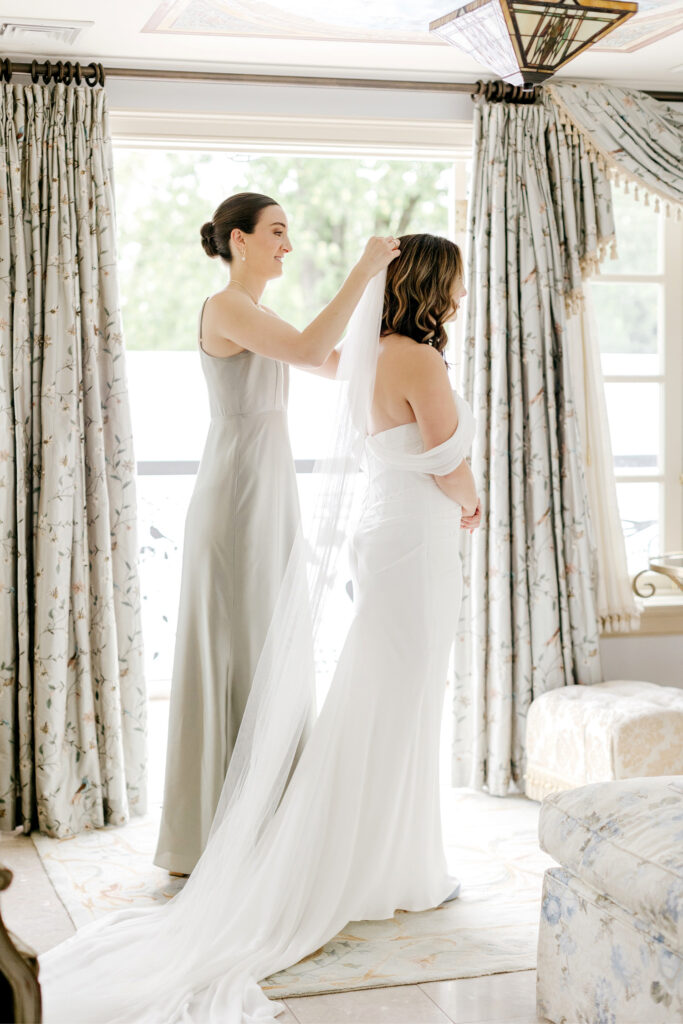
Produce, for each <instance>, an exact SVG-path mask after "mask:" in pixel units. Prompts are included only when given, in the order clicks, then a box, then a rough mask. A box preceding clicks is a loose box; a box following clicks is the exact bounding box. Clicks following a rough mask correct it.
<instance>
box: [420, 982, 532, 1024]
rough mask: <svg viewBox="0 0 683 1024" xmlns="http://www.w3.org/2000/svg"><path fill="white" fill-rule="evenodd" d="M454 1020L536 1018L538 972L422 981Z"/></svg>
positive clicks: (463, 1023) (477, 1022) (461, 1023)
mask: <svg viewBox="0 0 683 1024" xmlns="http://www.w3.org/2000/svg"><path fill="white" fill-rule="evenodd" d="M420 988H421V989H422V991H423V992H425V993H426V994H427V995H428V996H429V997H430V999H432V1000H433V1001H434V1003H435V1004H436V1006H438V1007H439V1009H441V1010H443V1012H444V1013H445V1014H446V1016H447V1017H448V1019H449V1020H450V1021H453V1022H454V1024H488V1022H491V1024H503V1022H504V1024H510V1022H511V1021H512V1020H513V1019H514V1018H522V1019H524V1020H533V1021H535V1020H536V972H535V971H516V972H515V973H514V974H489V975H485V976H483V977H479V978H459V979H457V980H454V981H431V982H425V983H423V984H422V985H420Z"/></svg>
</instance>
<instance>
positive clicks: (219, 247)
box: [199, 192, 277, 263]
mask: <svg viewBox="0 0 683 1024" xmlns="http://www.w3.org/2000/svg"><path fill="white" fill-rule="evenodd" d="M267 206H277V203H276V202H275V200H274V199H271V198H270V196H262V195H261V194H260V193H258V192H236V193H235V195H234V196H229V197H228V198H227V199H225V200H224V201H223V202H222V203H221V205H220V206H219V207H218V209H217V210H215V211H214V215H213V217H212V218H211V220H208V221H207V222H206V224H203V225H202V227H201V229H200V232H199V233H200V234H201V236H202V246H203V247H204V252H205V253H206V254H207V256H220V257H221V258H222V259H224V260H225V262H226V263H230V262H231V260H232V251H231V249H230V236H231V235H232V232H233V231H234V230H235V228H239V230H240V231H241V232H242V233H243V234H245V235H251V234H252V233H253V231H254V228H255V227H256V224H257V221H258V219H259V217H260V216H261V211H262V210H265V208H266V207H267Z"/></svg>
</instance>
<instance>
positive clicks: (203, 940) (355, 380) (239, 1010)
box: [41, 271, 386, 1024]
mask: <svg viewBox="0 0 683 1024" xmlns="http://www.w3.org/2000/svg"><path fill="white" fill-rule="evenodd" d="M385 280H386V272H385V271H384V272H382V273H380V274H378V275H376V276H375V277H374V278H373V279H372V280H371V282H370V283H369V285H368V287H367V288H366V291H365V293H364V295H363V297H362V298H361V301H360V303H359V305H358V306H357V308H356V311H355V313H354V315H353V317H352V319H351V322H350V324H349V329H348V331H347V335H346V338H345V341H344V344H343V347H342V355H341V360H340V367H339V373H338V378H339V380H340V382H341V383H340V384H338V385H337V387H338V388H339V390H340V394H339V397H338V407H337V414H336V417H335V427H334V434H333V436H332V438H331V439H330V442H329V444H328V448H327V450H328V455H327V456H326V457H325V458H323V459H322V460H320V461H319V462H318V464H317V465H316V468H315V477H316V485H317V486H316V494H317V498H316V501H315V510H316V511H315V515H314V518H313V522H312V529H311V532H310V533H309V536H308V537H304V535H303V532H302V531H301V530H300V531H299V533H298V535H297V537H296V539H295V543H294V545H293V548H292V554H291V557H290V560H289V563H288V566H287V570H286V572H285V576H284V580H283V583H282V587H281V590H280V593H279V596H278V600H277V602H276V608H275V612H274V615H273V619H272V622H271V626H270V629H269V632H268V635H267V639H266V642H265V646H264V650H263V653H262V655H261V658H260V661H259V664H258V667H257V670H256V674H255V677H254V680H253V683H252V689H251V695H250V698H249V701H248V704H247V707H246V711H245V715H244V719H243V723H242V726H241V729H240V733H239V737H238V740H237V744H236V747H235V751H234V754H233V757H232V759H231V762H230V767H229V771H228V775H227V778H226V781H225V785H224V787H223V791H222V794H221V798H220V801H219V805H218V809H217V812H216V816H215V818H214V822H213V825H212V829H211V834H210V838H209V842H208V845H207V848H206V850H205V852H204V854H203V856H202V857H201V859H200V861H199V862H198V864H197V866H196V868H195V870H194V871H193V872H192V875H191V877H190V878H189V879H188V882H187V884H186V885H185V887H184V889H183V890H182V892H180V893H179V894H178V895H177V896H176V897H175V898H174V899H173V900H172V901H171V902H170V903H169V904H168V905H166V906H163V907H160V908H156V907H155V908H149V909H147V908H145V909H140V910H130V911H123V912H119V913H115V914H112V915H109V916H107V917H106V918H103V919H101V920H98V921H96V922H93V923H92V924H91V925H88V926H86V927H85V928H83V929H81V930H80V931H79V932H78V933H77V934H76V935H74V936H73V937H72V938H71V939H69V940H67V941H66V942H65V943H62V944H61V945H60V946H58V947H56V948H55V949H53V950H50V951H49V952H48V953H47V954H45V955H44V956H43V957H41V982H42V985H43V993H44V1007H45V1020H46V1021H47V1022H48V1024H50V1022H59V1024H66V1022H67V1021H68V1022H69V1024H76V1022H78V1021H83V1022H86V1021H87V1022H88V1024H93V1022H94V1021H102V1022H104V1021H108V1022H114V1021H120V1022H124V1021H125V1022H126V1024H130V1022H131V1021H133V1020H135V1021H139V1022H143V1021H144V1022H150V1024H151V1022H154V1024H158V1022H160V1021H168V1022H171V1021H183V1020H188V1021H189V1020H192V1021H195V1020H197V1021H199V1020H201V1021H205V1020H206V1021H208V1020H211V1021H213V1020H214V1019H215V1020H216V1021H218V1020H220V1021H221V1022H225V1021H233V1020H234V1021H237V1022H241V1021H242V1020H243V1019H244V1020H245V1021H246V1020H249V1019H250V1010H249V1006H250V1005H252V1004H255V1005H258V1006H260V1010H259V1009H256V1010H254V1011H253V1012H255V1013H256V1017H254V1018H253V1019H259V1020H263V1019H268V1018H269V1017H270V1014H271V1013H272V1012H274V1011H276V1010H277V1009H278V1007H277V1006H273V1004H272V1003H271V1004H267V1003H266V1001H265V998H264V997H263V996H262V994H261V990H260V989H258V986H257V985H256V981H257V980H258V978H259V977H262V975H259V974H258V973H257V975H256V977H254V973H253V968H254V967H255V966H256V964H257V963H258V961H259V943H260V941H261V938H262V937H264V935H265V933H267V931H268V928H269V927H272V926H273V925H274V924H276V922H275V921H274V915H275V916H276V915H277V910H278V899H279V895H280V894H281V892H282V890H281V889H280V892H279V893H278V891H277V889H276V891H275V892H272V893H269V892H268V888H269V886H268V884H267V883H266V885H265V888H263V889H261V893H260V895H259V894H257V893H254V891H253V889H254V886H255V885H258V886H259V887H260V886H263V885H264V882H263V879H262V878H260V876H259V864H261V863H262V861H263V858H264V856H265V855H266V854H267V850H268V844H269V842H271V841H272V838H271V837H270V834H269V826H271V824H272V821H273V815H274V813H275V810H276V809H277V807H278V805H279V803H280V800H281V798H282V794H283V791H284V789H285V786H286V782H287V779H288V777H289V775H290V772H291V769H292V764H293V761H294V757H295V754H296V751H297V747H298V745H299V742H300V739H301V735H302V732H303V729H304V726H305V724H306V722H307V721H309V719H310V717H311V714H312V708H313V702H314V699H315V698H314V693H315V667H314V656H313V652H314V649H315V647H316V637H317V636H318V635H319V632H320V630H321V627H322V624H323V621H324V613H325V607H326V599H327V598H328V596H329V594H330V589H331V581H332V579H333V577H334V571H335V565H336V561H337V556H338V554H339V551H340V549H341V547H342V543H343V539H344V537H345V535H346V533H347V528H348V519H349V513H350V508H351V505H352V500H353V489H354V487H355V486H356V481H357V478H358V471H359V466H360V460H361V455H362V449H363V442H364V438H365V432H366V422H367V416H368V411H369V407H370V402H371V399H372V394H373V389H374V380H375V370H376V361H377V353H378V338H379V329H380V324H381V317H382V303H383V296H384V285H385ZM270 878H271V882H272V881H273V877H272V875H271V876H270ZM280 884H281V885H284V886H290V885H291V880H289V881H288V880H287V879H285V878H283V879H282V880H280ZM255 897H256V898H255ZM259 907H260V910H259V909H258V908H259ZM342 923H344V922H342ZM282 966H286V964H284V963H283V964H282ZM207 986H209V988H208V989H207V988H206V987H207ZM202 989H206V991H205V992H204V996H203V999H202V1008H201V1009H200V1008H199V1006H198V1005H197V1006H196V1007H195V1008H194V1009H193V1010H190V1009H189V1007H190V1005H191V1004H192V1003H193V1000H194V995H195V994H196V993H197V992H198V991H200V990H202ZM264 1004H265V1005H264ZM212 1006H213V1010H212ZM190 1014H191V1016H190Z"/></svg>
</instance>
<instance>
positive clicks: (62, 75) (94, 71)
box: [0, 60, 105, 88]
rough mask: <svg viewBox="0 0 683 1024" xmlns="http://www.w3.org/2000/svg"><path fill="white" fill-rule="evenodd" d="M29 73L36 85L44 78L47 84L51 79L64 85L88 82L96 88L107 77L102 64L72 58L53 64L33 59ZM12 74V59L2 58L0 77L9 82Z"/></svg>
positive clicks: (102, 83) (0, 61)
mask: <svg viewBox="0 0 683 1024" xmlns="http://www.w3.org/2000/svg"><path fill="white" fill-rule="evenodd" d="M29 73H30V75H31V81H32V82H33V83H34V85H37V84H38V82H39V81H40V79H41V78H42V79H43V81H44V82H45V84H46V85H48V84H49V82H51V81H53V82H62V83H63V84H64V85H70V84H71V82H75V83H76V85H80V84H81V83H82V82H86V84H87V85H90V86H92V87H93V88H94V87H95V86H96V85H104V78H105V75H104V68H103V67H102V65H101V64H95V62H94V61H93V62H92V63H90V64H85V65H82V64H80V63H79V62H78V61H76V62H75V63H72V62H71V61H70V60H58V61H57V63H56V64H52V63H51V62H50V61H49V60H45V61H37V60H32V61H31V65H30V72H29ZM11 75H12V65H11V63H10V61H9V60H0V79H2V78H5V80H6V81H8V82H9V80H10V78H11Z"/></svg>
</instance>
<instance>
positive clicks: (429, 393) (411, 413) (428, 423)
mask: <svg viewBox="0 0 683 1024" xmlns="http://www.w3.org/2000/svg"><path fill="white" fill-rule="evenodd" d="M370 421H371V422H370V425H371V429H372V433H373V434H378V433H380V432H381V431H383V430H391V429H392V428H393V427H398V426H402V425H403V424H404V423H417V424H418V426H419V428H420V433H421V434H422V440H423V442H424V445H425V448H431V447H434V446H435V445H437V444H441V442H442V441H445V440H446V439H447V438H448V437H450V436H451V434H452V433H453V432H454V430H455V429H456V427H457V425H458V414H457V410H456V405H455V400H454V398H453V393H452V391H451V385H450V380H449V377H448V370H447V368H446V364H445V363H444V360H443V358H442V356H441V355H440V353H439V352H437V350H436V349H434V348H432V347H431V346H430V345H424V344H420V343H419V342H417V341H414V340H413V339H412V338H407V337H405V336H403V335H400V334H390V335H387V336H386V337H384V338H380V352H379V358H378V360H377V377H376V381H375V392H374V395H373V400H372V409H371V413H370Z"/></svg>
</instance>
